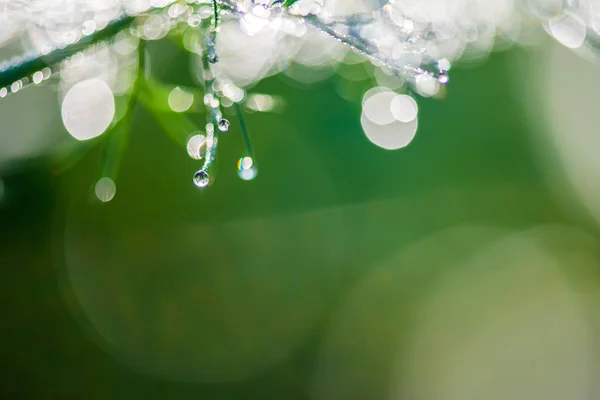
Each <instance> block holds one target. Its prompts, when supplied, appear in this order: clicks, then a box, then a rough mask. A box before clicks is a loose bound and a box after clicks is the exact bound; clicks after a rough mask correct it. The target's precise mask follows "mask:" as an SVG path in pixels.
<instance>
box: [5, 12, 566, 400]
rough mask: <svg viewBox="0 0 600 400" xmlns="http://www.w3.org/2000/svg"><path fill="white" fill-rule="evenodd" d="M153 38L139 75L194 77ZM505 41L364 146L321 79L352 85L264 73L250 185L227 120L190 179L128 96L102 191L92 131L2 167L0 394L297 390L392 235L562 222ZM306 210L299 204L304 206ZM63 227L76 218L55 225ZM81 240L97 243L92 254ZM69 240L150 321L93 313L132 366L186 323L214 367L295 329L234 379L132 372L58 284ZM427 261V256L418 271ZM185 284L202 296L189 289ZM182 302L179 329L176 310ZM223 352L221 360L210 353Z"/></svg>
mask: <svg viewBox="0 0 600 400" xmlns="http://www.w3.org/2000/svg"><path fill="white" fill-rule="evenodd" d="M291 3H292V2H286V4H291ZM157 51H158V50H157ZM161 51H166V52H167V53H161V54H163V59H165V60H168V61H164V62H163V63H161V65H158V66H157V67H156V68H155V69H154V70H153V71H154V73H155V74H156V76H157V77H158V78H160V79H161V80H162V81H163V82H168V83H173V84H185V85H191V84H193V82H192V81H191V80H190V78H189V72H188V66H189V63H188V61H187V59H186V57H185V56H184V55H183V54H180V53H178V52H173V50H172V49H168V48H167V47H165V48H161ZM164 54H167V55H169V56H168V57H166V56H164ZM517 56H518V54H517V53H502V54H494V55H493V56H492V57H491V59H490V60H489V61H488V62H487V63H486V64H485V65H484V66H482V67H480V68H476V69H466V70H460V69H457V70H453V71H452V75H451V79H452V81H451V84H450V85H449V88H448V89H449V92H448V96H447V98H446V99H445V100H443V101H438V100H431V99H419V100H418V102H419V106H420V126H419V131H418V134H417V137H416V138H415V140H414V141H413V142H412V143H411V144H410V145H409V146H408V147H407V148H405V149H402V150H398V151H386V150H382V149H380V148H377V147H376V146H374V145H372V144H371V143H370V142H369V141H368V140H367V139H366V138H365V136H364V134H363V132H362V130H361V126H360V118H359V116H360V108H359V104H352V103H349V102H346V101H345V100H343V99H341V98H340V97H339V96H338V95H337V94H336V85H340V84H344V85H346V84H347V85H351V86H352V85H359V86H360V85H363V86H364V87H368V85H369V84H370V83H368V82H367V83H361V84H358V83H349V82H344V81H343V78H341V77H334V78H332V79H331V80H329V81H326V82H324V83H321V84H316V85H314V86H306V87H302V88H297V87H291V86H290V85H287V84H286V83H285V80H284V79H283V78H281V77H273V78H270V79H267V80H265V81H264V82H261V83H260V84H259V85H258V86H257V87H256V88H255V89H254V91H256V92H262V93H268V94H274V95H281V96H284V97H285V99H286V101H287V109H286V111H285V113H282V114H259V113H255V114H251V115H247V116H246V122H247V124H248V128H249V130H250V135H251V136H252V139H253V146H254V149H255V152H256V157H257V161H258V163H259V166H260V172H259V175H258V177H257V179H256V180H255V181H253V182H243V181H241V180H239V179H238V177H237V176H236V171H235V165H236V162H237V160H238V158H239V157H240V156H241V155H243V141H242V139H241V138H240V136H239V132H238V129H239V127H238V126H237V125H236V124H235V123H233V124H232V128H231V130H230V132H228V133H227V134H224V135H223V136H222V138H221V142H220V147H219V154H218V160H217V164H218V173H217V176H216V181H215V182H214V184H213V185H212V186H211V187H210V188H208V189H205V190H203V191H199V190H198V189H197V188H195V187H194V186H193V184H192V180H191V177H192V175H193V173H194V172H195V171H196V170H197V169H198V168H200V166H201V162H198V161H194V160H191V159H190V158H189V157H188V156H187V155H186V152H185V149H184V148H182V147H181V146H179V145H177V144H176V143H174V142H173V141H172V140H170V139H169V137H168V136H167V135H165V134H164V133H163V130H162V128H161V126H160V124H159V123H157V122H156V121H155V119H154V117H153V116H152V115H151V114H150V113H148V112H147V111H144V110H143V109H140V108H138V109H136V111H135V113H134V115H133V119H132V124H133V125H132V128H131V137H130V139H129V141H128V147H127V149H125V150H124V156H123V159H122V160H121V162H120V167H119V168H120V172H119V176H118V179H117V187H118V189H117V196H116V197H115V199H114V201H112V202H110V203H107V204H98V203H94V202H92V201H91V197H92V196H91V194H92V191H93V184H94V182H95V180H96V179H97V176H98V171H99V170H100V169H101V168H102V156H101V155H102V151H103V149H102V146H105V145H106V143H100V144H99V146H96V147H94V148H92V149H91V150H90V151H89V152H88V153H86V154H85V156H84V157H83V158H82V159H81V160H80V161H79V162H77V163H76V164H75V165H74V166H73V167H72V168H71V169H69V170H68V171H67V172H65V173H64V174H61V175H58V176H56V175H53V174H52V173H51V172H50V169H49V168H48V164H47V163H46V162H45V161H44V160H42V161H32V162H31V163H29V164H28V163H25V164H24V165H21V166H20V167H19V168H17V169H14V170H13V171H12V172H11V175H9V176H7V177H5V184H6V190H7V191H10V193H11V196H10V198H9V199H8V201H7V202H6V203H4V204H2V205H1V206H0V282H1V283H2V290H0V293H1V294H0V296H1V298H2V301H1V303H0V304H2V306H3V310H2V311H3V312H2V319H1V322H0V332H1V333H0V339H1V342H0V359H1V360H2V363H3V365H4V368H3V374H2V375H0V397H2V398H6V399H11V398H15V399H17V398H23V399H29V398H31V399H109V398H110V399H167V398H168V399H244V400H250V399H261V400H264V399H289V400H293V399H309V398H310V396H309V391H310V387H311V380H312V374H313V372H314V369H315V366H316V364H317V358H318V354H319V349H320V345H321V344H322V341H323V339H324V336H325V334H326V326H327V324H328V323H329V322H330V320H331V318H333V317H335V315H336V310H337V308H338V307H339V305H340V304H341V303H343V300H344V298H345V296H346V295H347V294H348V293H349V292H350V290H351V288H352V287H353V285H354V284H355V283H357V282H358V281H359V280H360V279H361V277H363V276H366V275H367V274H368V273H369V272H371V271H372V270H374V269H375V268H377V266H378V265H380V264H381V263H383V262H385V261H386V260H387V259H389V258H390V257H391V256H392V255H393V254H394V253H396V252H397V251H398V250H399V249H401V248H403V247H404V246H407V245H408V244H410V243H412V242H414V241H416V240H418V239H420V238H423V237H424V236H426V235H428V234H431V233H433V232H436V231H439V230H442V229H446V228H449V227H453V226H459V225H482V226H493V227H498V228H500V229H512V228H517V229H518V228H526V227H530V226H535V225H538V224H545V223H555V222H568V220H569V218H568V217H567V216H566V215H565V214H564V213H563V212H562V211H561V210H560V209H559V207H558V206H557V205H556V204H555V202H554V200H553V197H552V196H551V194H550V190H549V188H548V187H547V186H546V183H545V182H546V181H545V178H544V176H543V174H542V171H541V169H540V167H539V163H538V161H537V159H536V158H535V157H534V152H533V149H532V143H531V140H530V138H531V132H530V128H529V126H528V123H527V122H526V120H525V116H524V113H523V111H522V110H521V109H520V108H519V104H518V103H517V102H516V101H515V100H514V97H515V94H514V92H513V90H512V88H514V83H513V82H512V81H511V79H512V77H511V73H512V70H510V72H509V68H508V65H509V63H511V62H512V61H513V60H514V59H515V58H516V57H517ZM0 106H1V105H0ZM197 117H198V119H197V121H198V123H200V124H201V121H202V119H203V116H202V115H200V116H197ZM232 121H235V120H234V119H233V118H232ZM105 142H106V141H105ZM311 213H317V214H316V217H315V216H313V217H304V216H303V215H311ZM319 213H320V214H319ZM240 221H246V222H247V225H245V224H244V223H245V222H240ZM256 221H258V222H256ZM238 224H239V225H238ZM238 227H244V228H245V229H248V231H247V232H245V231H239V230H238ZM190 230H192V231H193V232H194V233H190V232H191V231H190ZM65 232H74V233H72V234H71V239H68V238H67V236H69V234H66V233H65ZM246 233H249V236H245V234H246ZM73 238H74V239H73ZM69 240H72V241H74V242H73V243H75V244H69V243H71V242H69ZM98 243H103V244H102V245H101V246H104V247H103V248H104V249H105V250H106V249H109V250H110V257H108V258H106V259H102V260H104V261H101V260H100V259H101V256H102V254H101V253H102V251H101V250H99V249H98V248H95V247H94V246H96V245H98ZM69 246H76V247H77V246H78V247H79V248H84V250H77V251H79V253H77V254H78V255H77V256H74V257H75V258H77V257H81V256H82V254H83V256H85V255H86V254H90V255H92V254H93V255H94V256H93V257H92V256H90V264H89V265H88V267H89V270H87V271H86V272H84V273H82V274H83V275H86V274H88V275H86V276H82V277H79V278H78V279H80V280H79V282H80V283H81V284H82V285H83V286H86V285H89V288H88V289H89V291H90V293H97V292H98V291H102V290H104V292H105V296H106V299H105V300H106V301H107V302H108V301H112V300H115V299H117V300H115V304H116V305H117V308H116V309H115V310H116V313H120V312H121V311H123V310H124V309H125V308H127V307H129V306H131V307H133V309H134V311H133V314H135V315H138V314H139V315H141V317H139V316H136V318H138V317H139V318H140V319H139V321H142V322H140V324H142V325H143V324H147V323H148V322H149V321H150V322H152V323H151V324H150V325H143V326H141V325H140V326H138V325H136V324H137V323H136V322H134V321H133V320H130V319H127V318H128V317H125V316H122V315H120V314H119V316H118V317H117V316H115V318H117V320H118V321H121V322H120V323H114V320H111V323H114V325H110V324H108V325H106V326H107V328H106V329H107V331H110V332H109V333H110V334H112V335H114V337H117V338H121V339H122V340H123V343H126V346H127V347H128V348H129V349H131V351H132V352H133V353H135V354H141V353H143V351H144V349H145V350H146V353H147V354H144V357H146V358H144V357H142V358H141V360H142V361H139V360H138V361H139V362H141V363H143V364H145V365H151V364H152V363H153V362H154V361H153V355H152V354H151V353H152V351H154V350H156V352H157V354H163V355H165V357H166V359H169V360H170V361H172V362H176V361H177V360H172V359H171V358H170V356H169V354H170V352H171V351H172V352H176V351H181V354H180V357H181V358H184V357H185V354H186V349H183V350H181V349H175V350H170V348H167V349H166V350H164V349H162V347H161V346H171V345H172V346H175V347H176V346H177V342H178V339H177V338H180V337H182V338H183V339H182V343H183V342H185V343H193V339H194V337H195V336H194V335H196V334H197V333H198V332H201V335H200V336H198V337H197V340H198V341H201V342H202V343H203V345H204V344H207V345H206V347H201V346H200V347H199V348H198V349H192V350H190V351H191V352H193V351H197V352H198V353H194V354H205V353H206V354H207V357H214V359H215V360H219V362H220V363H221V364H220V366H219V367H215V370H214V371H210V372H206V371H204V370H202V372H201V373H208V374H210V373H212V372H214V374H216V375H217V376H222V375H223V374H225V375H226V374H227V373H228V371H229V370H230V369H228V368H227V366H226V365H225V364H226V361H227V359H230V360H236V359H237V358H236V357H238V355H239V354H241V353H243V354H245V355H244V357H242V356H239V357H240V360H242V359H243V360H250V361H248V363H250V364H251V361H253V360H255V353H254V352H255V351H261V352H264V353H265V355H266V356H265V357H267V356H268V357H270V356H271V355H273V357H274V358H277V357H276V355H274V354H272V353H274V352H276V350H277V348H278V343H277V338H279V337H281V338H282V339H281V340H282V341H287V340H288V339H289V338H290V337H291V336H294V335H295V334H296V332H300V330H301V331H302V333H301V334H298V338H297V340H296V338H295V339H294V340H292V339H289V340H290V341H291V342H293V343H292V344H290V345H289V346H288V345H287V344H286V345H285V346H284V345H282V348H285V349H286V350H287V349H288V347H291V350H290V351H289V352H286V354H285V355H284V356H282V357H281V359H280V360H279V361H277V362H275V361H273V362H271V363H269V365H268V366H266V367H265V368H263V369H261V370H260V371H259V372H257V373H256V374H251V376H248V377H243V378H242V379H241V380H239V381H238V382H235V383H232V382H224V383H192V382H190V381H191V380H193V379H185V378H184V379H180V380H175V381H172V380H169V379H167V378H165V375H163V376H160V374H156V373H155V374H144V373H143V372H140V368H138V367H139V366H137V367H136V366H135V365H134V364H135V362H136V361H135V360H133V361H132V360H129V361H127V360H126V361H125V362H124V361H123V359H121V358H120V356H119V351H117V350H115V348H114V347H113V346H112V345H107V343H105V342H103V340H104V339H103V338H102V336H103V334H98V332H96V331H95V328H94V327H93V326H94V325H93V323H90V321H88V320H87V316H86V314H85V313H84V312H82V310H81V308H80V307H81V304H79V301H80V300H77V298H76V296H74V295H73V293H72V288H69V287H66V288H65V285H66V281H65V275H66V274H67V272H66V269H67V266H66V263H67V262H66V261H65V260H66V258H68V255H66V254H65V253H66V252H68V251H69V250H67V251H65V248H67V249H68V248H69ZM86 246H89V247H90V249H89V250H86V249H85V248H86ZM255 249H259V250H255ZM260 249H263V250H260ZM107 251H108V250H107ZM432 251H435V249H432ZM99 255H100V256H99ZM97 256H98V257H100V258H98V257H97ZM92 259H93V261H92ZM75 263H77V262H75ZM90 271H92V272H90ZM188 273H189V275H186V274H188ZM441 273H443V271H440V270H439V269H435V268H433V269H431V270H430V271H428V272H427V273H424V275H423V276H420V277H419V285H422V287H423V288H425V287H426V286H427V285H428V284H429V283H431V282H434V281H435V279H436V276H437V274H441ZM94 274H98V275H97V276H96V275H94ZM112 274H114V275H112ZM259 274H260V276H258V275H259ZM174 275H177V279H175V278H173V276H174ZM88 279H89V280H88ZM173 279H175V280H173ZM190 282H191V283H192V284H191V286H189V284H190ZM113 283H114V284H113ZM100 284H106V286H102V288H100V289H98V287H97V286H98V285H100ZM95 285H96V286H95ZM67 286H68V285H67ZM188 286H189V287H188ZM86 287H87V286H86ZM194 287H198V288H199V287H201V288H202V293H203V294H205V297H203V296H199V297H194V295H195V294H194V290H193V288H194ZM420 287H421V286H419V288H420ZM86 290H87V289H86ZM198 290H199V289H198ZM188 291H189V293H188ZM425 292H426V290H425V289H423V292H422V293H425ZM412 293H414V296H419V293H421V292H420V291H419V290H417V289H415V290H414V291H413V292H412ZM188 296H191V297H188ZM270 296H271V297H270ZM103 299H104V297H103ZM273 303H278V304H273ZM191 306H193V307H192V309H188V307H191ZM170 307H171V308H170ZM165 310H166V311H165ZM179 311H181V313H182V314H180V316H177V315H179V314H177V312H179ZM123 313H125V311H123ZM136 313H137V314H136ZM128 315H129V314H128ZM173 315H175V316H174V317H173ZM197 315H200V317H198V320H197V321H196V320H195V322H194V323H196V324H197V325H193V324H192V323H191V322H190V324H191V325H189V324H187V322H186V321H188V320H189V318H190V316H194V318H195V317H196V316H197ZM221 317H222V318H221ZM102 318H108V319H110V318H111V315H110V313H109V314H108V315H103V316H102V317H101V319H102ZM119 318H123V320H120V319H119ZM132 318H133V317H132ZM273 318H277V319H278V320H279V321H281V325H278V324H276V323H274V322H273V321H272V319H273ZM173 321H175V322H173ZM275 322H276V321H275ZM109 325H110V326H109ZM169 326H175V328H173V329H175V333H173V332H171V331H168V327H169ZM286 327H289V331H287V330H286V329H288V328H286ZM134 328H136V329H138V328H139V332H138V333H132V331H131V329H134ZM278 329H281V331H279V330H278ZM211 330H212V331H211ZM163 331H164V332H163ZM178 332H183V333H181V335H182V336H180V333H178ZM265 332H266V333H265ZM274 332H276V333H274ZM290 332H291V333H290ZM263 333H264V335H263ZM203 335H205V336H203ZM230 335H231V336H230ZM265 336H266V337H265ZM174 338H175V339H174ZM271 339H273V340H272V341H271ZM245 340H247V341H246V342H245ZM211 341H212V342H211ZM173 342H175V344H173ZM291 342H290V343H291ZM210 343H214V344H215V345H214V347H212V349H213V350H214V352H215V353H210V351H211V346H210ZM244 343H247V345H248V346H250V347H251V348H250V349H248V348H245V347H243V345H244ZM286 343H287V342H286ZM137 345H139V346H141V347H140V349H141V350H139V351H138V349H137V348H136V347H135V346H137ZM238 346H240V347H238ZM261 346H264V347H261ZM223 349H225V350H226V351H229V352H230V354H231V356H230V357H229V356H228V357H225V359H224V358H223V357H221V356H220V354H221V353H219V352H220V351H225V350H223ZM277 351H278V350H277ZM209 353H210V354H209ZM178 354H179V353H178ZM244 362H246V361H244ZM236 364H237V365H242V364H243V362H242V361H240V362H239V363H236ZM157 365H160V362H157ZM186 365H187V364H186ZM143 368H144V366H142V369H143ZM190 368H191V367H190ZM240 368H242V367H240ZM231 370H235V368H234V367H232V368H231ZM166 375H168V374H166ZM182 381H184V382H182ZM185 381H187V382H185ZM375 398H376V397H373V399H375Z"/></svg>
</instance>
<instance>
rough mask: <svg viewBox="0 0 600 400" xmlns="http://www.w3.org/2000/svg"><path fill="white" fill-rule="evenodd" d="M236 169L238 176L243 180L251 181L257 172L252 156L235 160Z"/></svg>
mask: <svg viewBox="0 0 600 400" xmlns="http://www.w3.org/2000/svg"><path fill="white" fill-rule="evenodd" d="M237 169H238V176H239V177H240V178H241V179H243V180H245V181H251V180H252V179H254V178H256V174H257V173H258V170H257V169H256V166H255V165H254V160H253V159H252V157H242V158H240V159H239V160H238V162H237Z"/></svg>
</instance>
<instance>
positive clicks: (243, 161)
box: [237, 157, 254, 170]
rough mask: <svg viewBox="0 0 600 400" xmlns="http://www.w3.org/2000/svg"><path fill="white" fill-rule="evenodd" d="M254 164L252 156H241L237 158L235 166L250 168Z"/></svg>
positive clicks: (240, 168)
mask: <svg viewBox="0 0 600 400" xmlns="http://www.w3.org/2000/svg"><path fill="white" fill-rule="evenodd" d="M253 165H254V160H253V159H252V157H242V158H240V159H239V160H238V163H237V167H238V169H239V170H242V169H250V168H252V166H253Z"/></svg>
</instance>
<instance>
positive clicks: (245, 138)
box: [233, 103, 256, 161]
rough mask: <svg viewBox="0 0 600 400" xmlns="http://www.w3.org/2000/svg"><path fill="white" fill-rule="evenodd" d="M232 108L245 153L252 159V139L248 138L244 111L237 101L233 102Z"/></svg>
mask: <svg viewBox="0 0 600 400" xmlns="http://www.w3.org/2000/svg"><path fill="white" fill-rule="evenodd" d="M233 109H234V110H235V115H236V117H237V119H238V123H239V124H240V132H241V134H242V140H243V141H244V148H245V149H246V155H247V156H248V157H250V158H252V159H253V160H254V150H253V149H252V141H251V140H250V134H249V133H248V126H247V125H246V119H245V118H244V111H243V110H242V107H240V104H239V103H233ZM254 161H256V160H254Z"/></svg>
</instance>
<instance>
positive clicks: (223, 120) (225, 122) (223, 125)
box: [218, 118, 230, 132]
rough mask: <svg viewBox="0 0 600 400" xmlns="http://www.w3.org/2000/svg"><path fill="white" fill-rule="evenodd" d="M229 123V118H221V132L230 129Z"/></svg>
mask: <svg viewBox="0 0 600 400" xmlns="http://www.w3.org/2000/svg"><path fill="white" fill-rule="evenodd" d="M229 125H230V124H229V120H228V119H226V118H221V119H220V120H219V124H218V126H219V130H220V131H221V132H227V131H228V130H229Z"/></svg>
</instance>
